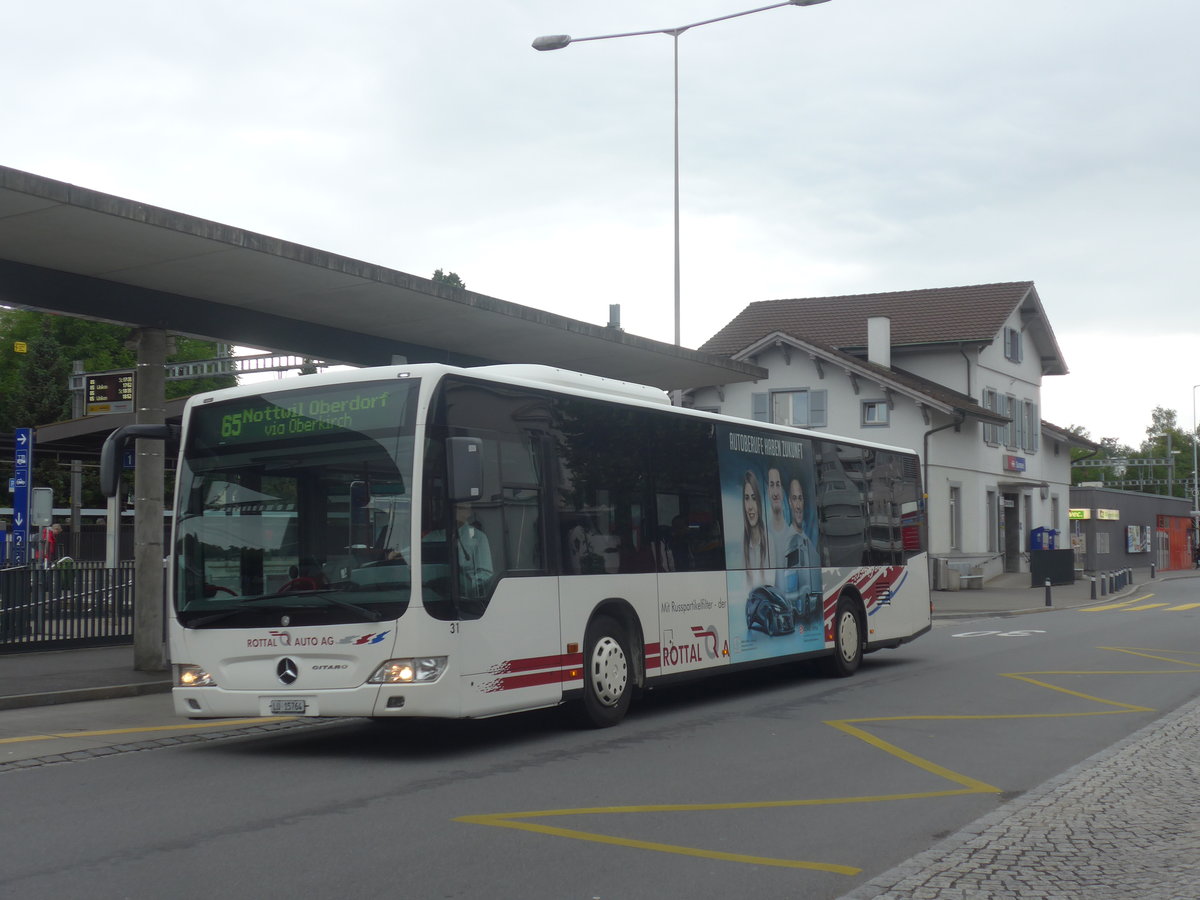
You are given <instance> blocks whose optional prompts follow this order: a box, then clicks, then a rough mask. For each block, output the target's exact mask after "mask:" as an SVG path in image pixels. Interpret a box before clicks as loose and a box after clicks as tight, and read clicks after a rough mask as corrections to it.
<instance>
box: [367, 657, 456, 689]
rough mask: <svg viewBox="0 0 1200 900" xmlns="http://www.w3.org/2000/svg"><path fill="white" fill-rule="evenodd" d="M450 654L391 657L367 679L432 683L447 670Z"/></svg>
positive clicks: (389, 682) (384, 681) (392, 682)
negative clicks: (406, 657)
mask: <svg viewBox="0 0 1200 900" xmlns="http://www.w3.org/2000/svg"><path fill="white" fill-rule="evenodd" d="M448 660H449V657H448V656H417V657H413V658H411V659H389V660H388V661H387V662H385V663H384V664H383V665H381V666H380V667H379V668H378V669H376V670H375V672H374V674H372V675H371V677H370V678H368V679H367V684H431V683H432V682H434V681H437V680H438V679H439V678H441V677H442V673H443V672H445V671H446V663H447V661H448Z"/></svg>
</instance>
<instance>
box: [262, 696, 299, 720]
mask: <svg viewBox="0 0 1200 900" xmlns="http://www.w3.org/2000/svg"><path fill="white" fill-rule="evenodd" d="M267 709H268V710H269V711H270V713H271V715H273V716H302V715H304V713H305V712H307V711H308V703H307V701H305V699H304V698H303V697H272V698H271V700H270V702H269V703H268V704H267Z"/></svg>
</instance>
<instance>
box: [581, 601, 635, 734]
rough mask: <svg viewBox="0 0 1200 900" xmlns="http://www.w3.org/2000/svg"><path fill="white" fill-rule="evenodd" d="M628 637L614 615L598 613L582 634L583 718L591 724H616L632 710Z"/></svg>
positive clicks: (599, 725)
mask: <svg viewBox="0 0 1200 900" xmlns="http://www.w3.org/2000/svg"><path fill="white" fill-rule="evenodd" d="M629 662H630V657H629V639H628V638H627V637H626V635H625V629H623V628H622V627H621V626H620V625H619V624H618V623H617V621H616V620H615V619H612V618H610V617H609V616H596V618H594V619H592V621H591V622H590V623H588V627H587V631H586V633H585V634H584V638H583V665H584V675H583V702H582V703H581V704H580V705H579V706H580V709H579V712H580V714H581V720H582V722H583V724H584V725H586V726H589V727H591V728H608V727H610V726H612V725H616V724H617V723H618V722H620V721H621V720H622V719H623V718H625V713H626V712H627V711H628V710H629V699H630V697H631V696H632V694H633V686H632V685H631V684H630V681H629V675H630V666H629Z"/></svg>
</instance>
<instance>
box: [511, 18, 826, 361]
mask: <svg viewBox="0 0 1200 900" xmlns="http://www.w3.org/2000/svg"><path fill="white" fill-rule="evenodd" d="M827 2H828V0H785V2H783V3H772V4H771V5H770V6H760V7H758V8H757V9H748V10H746V11H744V12H736V13H730V14H729V15H725V16H717V17H716V18H715V19H705V20H704V21H702V22H692V23H691V24H690V25H679V26H676V27H675V28H655V29H651V30H650V31H625V32H622V33H620V34H597V35H593V36H592V37H579V38H577V37H571V36H570V35H569V34H544V35H542V36H541V37H538V38H534V41H533V49H534V50H561V49H563V47H566V46H567V45H568V44H578V43H582V42H583V41H606V40H609V39H611V38H623V37H638V36H640V35H643V34H668V35H670V36H671V38H672V42H673V44H674V49H675V346H677V347H678V346H679V318H680V316H679V293H680V291H679V36H680V35H681V34H683V33H684V32H685V31H688V30H690V29H692V28H699V27H700V26H701V25H711V24H712V23H713V22H724V21H725V20H726V19H737V18H741V17H742V16H748V15H751V14H753V13H760V12H765V11H766V10H768V9H778V8H779V7H781V6H815V5H816V4H818V3H827Z"/></svg>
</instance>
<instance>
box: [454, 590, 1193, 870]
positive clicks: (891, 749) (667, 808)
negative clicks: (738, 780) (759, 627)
mask: <svg viewBox="0 0 1200 900" xmlns="http://www.w3.org/2000/svg"><path fill="white" fill-rule="evenodd" d="M1149 596H1153V595H1149ZM1144 599H1146V598H1145V597H1140V598H1138V599H1137V600H1134V601H1127V602H1138V601H1139V600H1144ZM1163 605H1165V604H1163ZM1197 605H1200V604H1197ZM1097 649H1099V650H1104V651H1108V652H1112V653H1122V654H1128V655H1130V656H1137V657H1142V658H1144V659H1151V660H1157V661H1159V662H1164V663H1170V664H1172V665H1175V666H1179V668H1172V669H1140V670H1129V669H1111V670H1086V671H1082V670H1080V671H1076V670H1067V671H1051V672H1002V673H998V674H999V675H1000V676H1001V677H1003V678H1011V679H1013V680H1015V681H1021V682H1024V683H1026V684H1030V685H1033V686H1034V687H1040V688H1045V689H1046V690H1050V691H1055V692H1057V693H1060V694H1066V695H1068V696H1071V697H1076V698H1079V699H1081V700H1085V701H1087V702H1090V703H1098V704H1100V705H1101V706H1104V707H1108V708H1107V709H1099V710H1081V711H1079V712H1070V713H1003V714H987V713H977V714H966V715H950V714H947V715H909V716H875V717H869V718H855V719H834V720H829V721H827V722H825V724H826V725H829V726H830V727H832V728H835V729H837V730H838V731H841V732H842V733H844V734H847V735H849V736H851V737H853V738H855V739H857V740H860V741H863V742H864V743H866V744H868V745H870V746H872V747H875V748H876V749H878V750H882V751H883V752H884V753H887V754H888V755H889V756H893V757H895V758H896V759H899V760H902V761H903V762H906V763H908V764H910V765H912V766H915V767H916V768H918V769H920V770H922V771H924V772H928V773H929V774H931V775H936V776H938V777H940V778H944V779H946V780H947V781H949V782H951V783H952V784H956V785H958V786H959V787H958V788H957V789H948V790H942V791H923V792H916V793H905V794H881V795H877V796H864V797H826V798H809V799H793V800H768V801H747V802H734V803H689V804H658V805H646V806H602V807H591V808H578V809H544V810H536V811H531V812H513V813H489V814H484V815H470V816H459V817H457V818H456V819H455V820H454V821H456V822H464V823H468V824H472V825H489V826H492V827H495V828H513V829H517V830H520V831H528V832H532V833H535V834H542V835H548V836H551V837H561V838H570V839H572V840H581V841H590V842H593V843H599V844H608V845H612V846H620V847H629V848H631V849H635V850H651V851H655V852H659V853H675V854H681V855H684V856H695V857H700V858H703V859H714V860H724V861H727V862H741V863H750V864H752V865H760V866H779V867H784V868H791V869H814V870H818V871H822V872H833V873H837V874H842V875H857V874H858V873H859V872H861V871H862V870H861V869H859V868H856V867H854V866H848V865H841V864H837V863H825V862H812V861H808V860H797V859H777V858H774V857H763V856H750V855H746V854H740V853H728V852H725V851H720V850H705V849H703V848H700V847H684V846H679V845H676V844H663V843H657V842H654V841H639V840H634V839H632V838H624V837H618V836H616V835H612V834H603V833H599V832H591V831H580V830H577V829H571V828H559V827H555V826H552V825H545V824H541V823H538V822H532V821H529V820H531V819H547V818H561V817H565V816H585V815H612V814H615V813H624V814H643V813H677V812H724V811H730V810H753V809H781V808H799V807H816V806H830V805H845V804H851V803H883V802H888V801H893V800H926V799H933V798H943V797H961V796H966V795H970V794H998V793H1001V789H1000V788H998V787H995V786H993V785H990V784H988V783H986V782H984V781H980V780H979V779H977V778H972V777H971V776H969V775H964V774H962V773H960V772H955V771H954V770H952V769H949V768H947V767H945V766H942V765H939V764H938V763H935V762H933V761H932V760H929V759H926V758H924V757H921V756H918V755H916V754H915V753H912V752H910V751H908V750H905V749H903V748H902V747H899V746H897V745H896V744H893V743H891V742H889V741H885V740H884V739H883V738H881V737H878V736H877V735H874V734H871V733H870V732H869V731H867V730H865V729H864V728H861V727H859V726H861V725H870V724H881V723H884V722H935V721H943V722H953V721H969V720H975V721H980V720H986V719H992V720H1012V719H1061V718H1072V717H1078V716H1112V715H1124V714H1126V713H1132V712H1153V710H1154V707H1150V706H1138V705H1135V704H1132V703H1122V702H1120V701H1117V700H1108V699H1105V698H1103V697H1096V696H1094V695H1092V694H1085V693H1083V692H1081V691H1075V690H1071V689H1069V688H1065V687H1062V686H1060V685H1056V684H1050V683H1048V682H1046V681H1044V680H1042V679H1043V678H1049V677H1055V676H1058V677H1066V676H1095V675H1174V674H1180V673H1188V674H1200V662H1193V661H1190V660H1186V659H1182V660H1181V659H1176V658H1173V657H1178V656H1188V655H1191V656H1197V655H1200V651H1169V650H1152V649H1147V648H1132V647H1099V648H1097ZM1166 654H1170V656H1168V655H1166ZM1034 676H1038V677H1034Z"/></svg>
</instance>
